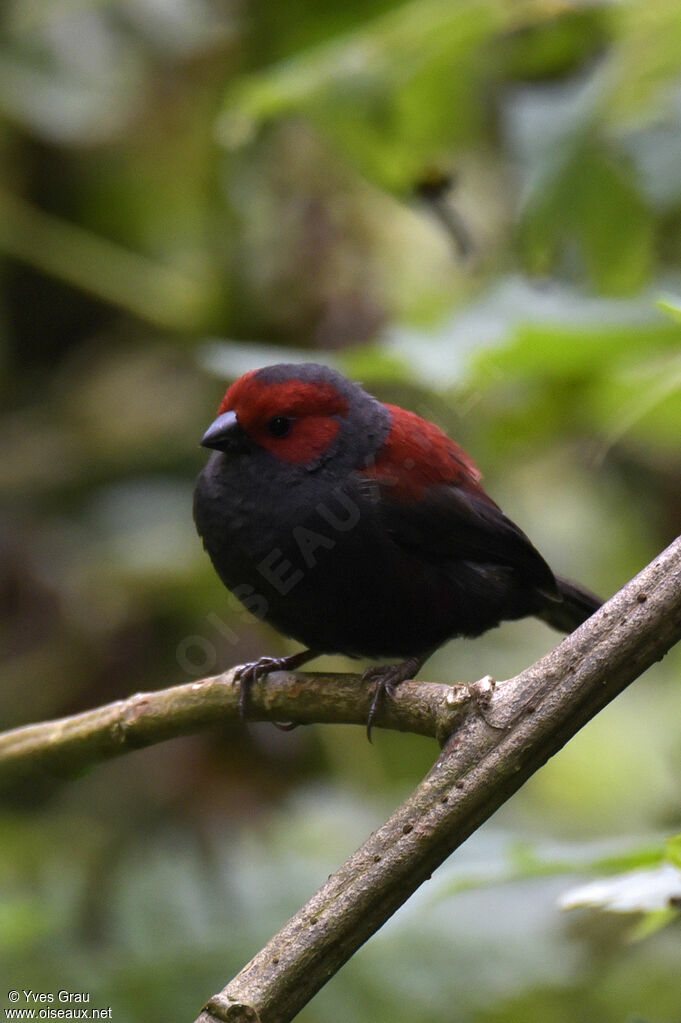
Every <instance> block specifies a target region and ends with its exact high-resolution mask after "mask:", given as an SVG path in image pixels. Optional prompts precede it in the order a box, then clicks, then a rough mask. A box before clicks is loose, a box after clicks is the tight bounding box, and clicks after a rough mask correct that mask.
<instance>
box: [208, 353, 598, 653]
mask: <svg viewBox="0 0 681 1023" xmlns="http://www.w3.org/2000/svg"><path fill="white" fill-rule="evenodd" d="M247 379H248V383H247V384H244V383H242V381H246V380H247ZM242 381H240V382H237V384H235V385H234V387H233V388H232V389H230V391H228V393H227V396H226V399H225V402H223V406H224V405H225V404H227V405H228V406H233V409H234V410H235V411H233V410H232V408H228V410H227V412H224V413H223V416H222V418H223V419H224V420H225V423H226V428H225V436H224V437H222V434H221V435H220V437H219V438H218V439H217V440H215V442H214V443H213V442H211V446H215V447H217V446H218V443H219V445H220V448H221V450H218V451H216V452H215V453H213V454H212V455H211V458H210V460H209V462H208V464H207V465H206V467H205V469H204V470H203V472H202V473H201V474H200V476H199V479H198V482H197V487H196V494H195V503H194V516H195V520H196V525H197V529H198V531H199V533H200V535H201V537H202V538H203V542H204V545H205V547H206V550H207V551H208V553H209V555H210V557H211V560H212V562H213V564H214V566H215V568H216V570H217V572H218V574H219V575H220V578H221V579H222V581H223V582H224V584H225V585H226V586H227V587H228V588H229V589H230V590H232V591H233V592H234V593H235V594H236V596H237V597H239V599H241V600H242V601H243V602H244V604H245V605H246V606H247V607H248V608H249V610H251V611H253V612H254V613H255V614H257V615H259V616H260V617H262V618H264V619H266V620H267V621H269V622H270V623H271V624H272V625H274V627H275V628H277V629H278V630H279V631H280V632H282V633H284V634H286V635H288V636H291V637H293V638H295V639H297V640H299V641H300V642H301V643H304V644H305V645H306V646H308V647H310V648H311V649H313V650H315V651H319V652H326V653H344V654H349V655H356V656H366V657H371V658H374V657H397V658H419V659H423V658H424V657H426V656H427V655H428V653H430V652H431V651H432V650H434V649H435V648H437V647H438V646H440V645H441V644H442V643H443V642H445V641H446V640H447V639H450V638H452V637H455V636H476V635H479V634H480V633H482V632H485V631H486V630H487V629H489V628H492V627H493V626H495V625H498V624H499V622H500V621H503V620H505V619H517V618H523V617H525V616H527V615H537V616H538V617H542V618H544V619H545V620H546V621H548V622H549V623H550V624H553V625H555V626H556V627H558V628H561V629H565V630H566V631H567V630H570V629H572V628H575V627H576V626H577V625H578V624H580V622H581V621H583V620H584V619H585V618H586V617H588V616H589V615H590V614H591V613H592V612H593V611H594V610H596V608H597V607H598V606H599V603H600V602H599V601H598V599H597V598H595V597H593V596H592V595H591V594H589V593H587V591H585V590H582V589H581V588H580V587H577V586H575V585H574V584H571V583H566V582H564V581H563V580H560V579H556V577H554V575H553V573H552V572H551V570H550V568H549V567H548V565H547V564H546V562H545V561H544V559H543V558H542V557H541V555H540V554H539V553H538V552H537V550H536V549H535V548H534V547H533V546H532V544H531V543H530V541H529V540H528V539H527V537H526V536H525V534H524V533H523V532H522V531H521V530H520V529H519V528H518V527H517V526H515V525H514V524H513V523H512V522H511V521H510V520H509V519H507V518H506V516H505V515H504V514H503V513H502V512H501V511H500V509H499V508H498V507H497V506H496V505H495V504H494V502H493V501H491V499H490V498H489V497H487V495H486V494H485V493H484V491H483V490H482V488H481V487H480V486H479V483H478V479H479V474H477V470H476V469H475V466H474V465H473V463H472V462H470V460H469V459H468V458H467V456H466V455H465V453H464V452H462V451H461V449H459V448H458V447H457V446H456V445H455V444H454V443H453V442H452V441H450V440H449V439H448V438H446V437H445V435H444V434H442V433H441V432H440V431H438V430H437V428H436V427H434V426H432V424H428V423H425V422H424V421H423V420H419V419H418V418H417V417H415V416H413V415H412V414H411V413H405V412H403V411H402V410H399V409H393V408H391V407H389V406H385V405H382V404H381V403H379V402H377V401H376V399H374V398H372V397H371V396H370V395H368V394H366V393H365V392H364V391H363V390H362V389H361V388H360V387H358V386H357V385H355V384H351V383H350V382H349V381H347V380H346V379H345V378H344V377H342V376H341V375H340V374H337V373H335V372H334V371H332V370H329V369H326V368H324V367H320V366H316V365H311V366H305V367H301V366H277V367H271V368H270V369H268V370H263V371H259V372H258V373H257V374H255V375H249V377H248V378H242ZM240 385H241V389H240ZM317 386H319V387H320V388H322V389H324V393H323V394H322V393H321V391H320V395H319V400H318V401H317V402H316V399H315V394H316V392H315V387H317ZM301 388H302V389H301ZM329 388H331V389H332V390H333V391H334V392H335V393H336V394H337V395H339V396H340V397H339V399H338V403H336V404H333V403H332V405H331V406H330V407H331V408H334V409H337V408H341V411H338V410H336V411H333V412H330V414H327V413H329V410H328V409H327V408H326V406H325V403H327V404H328V395H329V394H330V393H331V391H329V390H328V389H329ZM230 394H232V398H230ZM301 395H304V397H301ZM270 399H271V400H270ZM294 399H295V400H294ZM334 401H335V399H334ZM259 402H260V403H261V404H262V410H261V411H257V410H256V411H255V412H254V411H253V409H254V408H255V407H256V406H257V409H260V405H259V404H258V403H259ZM287 402H288V405H287ZM296 402H297V404H296ZM315 402H316V403H315ZM291 408H293V409H294V410H295V411H294V412H293V413H291V412H290V409H291ZM277 413H279V416H278V418H279V420H282V417H288V419H287V422H289V421H290V424H292V425H289V426H286V423H285V424H284V427H282V425H281V421H280V422H279V423H278V424H277V423H276V422H274V420H275V419H276V418H277ZM249 417H250V418H249ZM258 417H260V418H258ZM268 417H269V418H268ZM305 417H307V418H305ZM315 417H316V418H315ZM261 419H262V423H261V421H260V420H261ZM218 422H219V421H216V424H217V423H218ZM300 423H303V425H302V426H301V425H300ZM243 424H247V425H243ZM263 424H266V426H268V427H269V428H271V430H273V429H274V428H276V429H277V430H281V429H282V428H286V429H289V430H290V431H292V433H291V436H290V437H289V439H288V441H287V443H288V447H287V448H285V449H284V448H282V449H281V450H282V451H284V450H285V452H286V458H282V457H281V456H280V455H279V454H278V451H279V448H278V447H277V440H276V437H275V436H273V435H272V434H271V433H265V432H263V431H265V428H266V427H265V425H263ZM273 424H274V425H273ZM336 424H337V425H336ZM419 424H422V426H420V425H419ZM227 427H228V429H227ZM296 430H298V431H299V434H300V439H299V440H296V434H295V431H296ZM305 431H307V432H305ZM327 434H328V436H329V437H331V434H333V437H332V438H331V439H330V440H329V441H328V443H327V444H325V445H324V447H323V449H322V450H321V451H320V450H319V447H320V445H319V444H316V438H317V437H318V436H319V437H320V438H321V437H322V436H323V437H326V436H327ZM308 456H309V457H308Z"/></svg>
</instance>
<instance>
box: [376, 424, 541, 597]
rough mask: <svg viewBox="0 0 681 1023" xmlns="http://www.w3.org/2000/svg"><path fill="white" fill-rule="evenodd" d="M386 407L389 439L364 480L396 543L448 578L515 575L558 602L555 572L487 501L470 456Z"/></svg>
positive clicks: (441, 435) (434, 430)
mask: <svg viewBox="0 0 681 1023" xmlns="http://www.w3.org/2000/svg"><path fill="white" fill-rule="evenodd" d="M388 407H389V408H390V411H391V414H392V417H393V425H392V428H391V431H390V433H389V434H388V437H387V438H386V441H385V443H384V444H383V446H382V448H381V449H380V451H379V452H378V455H377V457H376V459H375V461H374V462H372V463H371V464H370V465H368V466H366V467H364V469H363V470H362V471H361V473H360V477H361V479H362V481H363V489H364V493H365V494H366V495H367V496H369V497H370V498H371V496H372V492H373V498H374V507H375V509H376V511H377V514H378V515H379V516H380V518H381V524H382V528H383V529H384V530H385V531H386V532H387V533H388V534H389V535H390V536H391V537H392V538H393V540H394V542H395V543H396V544H397V545H398V546H400V547H401V548H402V549H404V550H407V551H410V552H412V553H414V554H416V555H418V557H419V558H423V559H425V560H427V561H430V562H432V563H433V564H435V565H438V566H442V567H443V569H445V570H446V568H447V565H448V564H451V563H454V562H457V561H469V562H477V563H480V564H493V565H500V566H505V567H508V568H511V569H514V570H515V571H516V572H517V573H518V574H519V575H520V576H521V577H523V578H524V579H525V580H526V582H527V583H528V584H529V585H531V586H532V587H534V588H536V589H537V590H539V591H541V592H542V593H544V594H545V595H546V596H547V597H549V598H554V599H556V600H560V595H559V593H558V590H557V588H556V581H555V578H554V576H553V573H552V571H551V569H550V568H549V566H548V565H547V564H546V562H545V561H544V559H543V558H542V556H541V554H540V553H539V552H538V551H537V550H536V548H535V547H534V546H533V545H532V543H531V542H530V540H529V539H528V538H527V536H526V535H525V534H524V533H523V531H522V530H521V529H520V528H519V527H518V526H516V525H515V523H513V522H511V520H510V519H509V518H507V517H506V516H505V515H504V513H503V512H502V511H501V509H500V508H499V507H498V505H496V504H495V503H494V501H493V500H492V499H491V497H489V496H488V495H487V494H486V493H485V491H484V490H483V488H482V486H481V485H480V479H481V473H480V471H479V469H478V468H477V466H476V465H475V463H474V462H473V461H472V459H471V458H470V456H469V455H467V454H466V452H465V451H464V450H463V449H462V448H461V447H459V445H458V444H456V443H455V442H454V441H453V440H451V438H449V437H448V436H447V435H446V434H445V433H443V431H442V430H440V429H439V427H437V426H435V425H434V424H433V423H430V422H428V421H426V420H423V419H421V418H420V417H419V416H417V415H415V414H414V413H412V412H405V411H404V410H403V409H397V408H393V407H392V406H388Z"/></svg>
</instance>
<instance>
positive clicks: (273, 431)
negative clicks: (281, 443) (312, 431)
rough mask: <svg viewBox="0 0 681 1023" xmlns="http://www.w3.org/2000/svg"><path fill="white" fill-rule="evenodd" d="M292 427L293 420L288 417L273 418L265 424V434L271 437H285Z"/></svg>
mask: <svg viewBox="0 0 681 1023" xmlns="http://www.w3.org/2000/svg"><path fill="white" fill-rule="evenodd" d="M292 426H293V420H292V419H291V417H290V416H274V417H273V418H272V419H270V421H269V423H268V424H267V432H268V433H269V434H270V435H271V436H272V437H286V435H287V434H288V433H290V432H291V427H292Z"/></svg>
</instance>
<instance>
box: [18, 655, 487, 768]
mask: <svg viewBox="0 0 681 1023" xmlns="http://www.w3.org/2000/svg"><path fill="white" fill-rule="evenodd" d="M370 697H371V692H370V689H369V688H368V687H367V686H366V684H364V683H363V682H362V679H361V676H360V675H345V674H343V675H341V674H328V673H327V674H306V673H298V674H292V673H291V674H289V673H287V672H281V671H280V672H272V674H270V675H269V676H268V677H267V678H266V679H265V680H264V681H262V682H258V683H257V684H256V685H255V686H254V687H253V690H252V693H251V698H250V699H249V720H254V721H290V720H295V721H298V722H300V723H301V724H311V723H313V722H324V723H330V724H359V725H365V724H366V721H367V716H368V714H369V705H370V702H371V700H370ZM467 702H468V689H467V687H466V686H463V685H461V686H449V685H442V684H440V683H434V682H405V683H403V684H402V685H401V686H400V687H399V690H398V692H397V694H396V697H395V699H394V700H386V701H383V704H382V706H381V708H380V709H379V713H378V716H377V719H376V725H378V726H379V727H383V728H394V729H397V730H399V731H402V732H415V733H416V734H418V735H430V736H434V737H435V738H440V739H441V740H442V741H444V739H445V738H446V737H447V735H449V734H450V732H451V731H452V729H453V728H454V726H455V724H456V722H457V721H458V720H459V719H460V718H461V716H462V714H463V708H464V707H465V705H466V703H467ZM227 720H233V721H238V720H239V687H238V685H235V684H234V681H233V671H228V672H225V674H223V675H216V676H214V677H213V678H206V679H201V680H200V681H197V682H189V683H187V684H185V685H180V686H172V687H171V688H169V689H161V690H158V691H157V692H151V693H137V694H136V695H134V696H130V697H128V698H127V699H125V700H117V701H116V702H115V703H110V704H107V705H105V706H104V707H98V708H96V709H95V710H89V711H85V712H84V713H82V714H74V715H73V716H72V717H65V718H60V719H58V720H56V721H44V722H42V723H40V724H35V725H26V726H25V727H23V728H15V729H13V730H12V731H9V732H4V733H2V734H0V785H7V784H8V783H12V782H13V781H15V780H16V778H17V777H18V776H22V775H26V774H30V773H36V772H50V773H52V774H56V775H58V776H68V775H69V774H72V773H74V772H76V771H78V770H80V769H82V768H83V767H86V766H88V765H91V764H95V763H98V762H99V761H101V760H108V759H110V758H111V757H115V756H119V755H120V754H122V753H128V752H130V751H131V750H135V749H141V748H142V747H144V746H150V745H153V744H154V743H157V742H162V741H163V740H165V739H173V738H176V737H177V736H180V735H189V734H191V733H193V732H197V731H199V730H200V729H202V728H207V727H208V726H209V725H215V724H216V723H218V722H220V721H227Z"/></svg>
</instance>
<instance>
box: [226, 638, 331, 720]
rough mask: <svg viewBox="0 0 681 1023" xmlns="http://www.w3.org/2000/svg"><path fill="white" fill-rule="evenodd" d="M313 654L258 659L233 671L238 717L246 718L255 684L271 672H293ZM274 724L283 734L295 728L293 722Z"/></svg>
mask: <svg viewBox="0 0 681 1023" xmlns="http://www.w3.org/2000/svg"><path fill="white" fill-rule="evenodd" d="M314 656H315V654H314V652H313V651H311V650H302V651H300V652H299V653H297V654H289V655H288V656H287V657H259V658H258V660H257V661H247V662H246V663H245V664H240V665H239V666H238V667H237V668H235V669H234V674H233V676H232V677H233V680H234V681H235V682H238V683H239V686H240V687H241V691H240V693H239V715H240V717H241V719H242V720H243V721H245V720H246V718H247V717H248V709H249V702H250V700H249V697H250V695H251V690H252V688H253V686H254V685H255V684H256V682H261V681H262V680H263V679H264V678H265V677H266V676H267V675H269V673H270V672H271V671H293V670H294V669H295V668H299V667H300V665H301V664H304V663H305V661H308V660H310V659H311V658H312V657H314ZM274 724H275V725H276V727H277V728H280V729H281V730H282V731H284V732H290V731H291V730H292V729H293V728H296V727H297V722H295V721H286V722H282V721H275V722H274Z"/></svg>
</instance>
